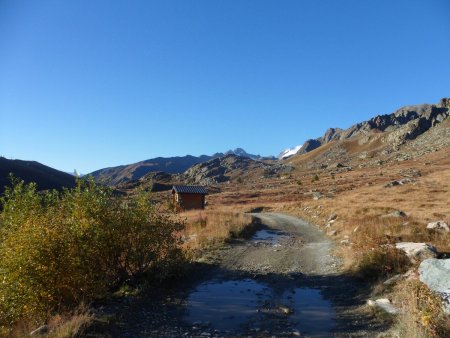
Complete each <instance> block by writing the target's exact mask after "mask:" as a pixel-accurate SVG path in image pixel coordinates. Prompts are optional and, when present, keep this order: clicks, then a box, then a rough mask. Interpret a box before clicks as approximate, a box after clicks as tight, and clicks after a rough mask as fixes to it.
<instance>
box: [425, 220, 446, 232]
mask: <svg viewBox="0 0 450 338" xmlns="http://www.w3.org/2000/svg"><path fill="white" fill-rule="evenodd" d="M427 229H431V230H438V231H445V232H450V227H449V226H448V224H447V223H445V222H444V221H437V222H431V223H428V225H427Z"/></svg>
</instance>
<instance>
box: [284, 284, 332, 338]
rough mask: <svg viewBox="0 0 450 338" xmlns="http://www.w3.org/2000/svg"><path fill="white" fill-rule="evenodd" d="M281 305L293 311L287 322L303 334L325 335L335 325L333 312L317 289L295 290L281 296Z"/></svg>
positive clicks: (329, 304)
mask: <svg viewBox="0 0 450 338" xmlns="http://www.w3.org/2000/svg"><path fill="white" fill-rule="evenodd" d="M282 298H283V303H284V304H285V305H286V306H287V307H289V308H290V309H292V310H293V313H292V314H291V315H290V316H289V321H290V322H291V323H293V324H294V327H295V328H296V329H298V330H299V331H300V332H301V333H303V334H314V335H326V334H327V333H329V332H331V330H332V329H333V327H334V325H335V315H336V313H335V311H334V309H333V307H332V306H331V302H329V301H328V300H326V299H324V298H323V296H322V293H321V291H320V290H318V289H311V288H296V289H293V290H289V291H286V292H285V293H284V294H283V297H282Z"/></svg>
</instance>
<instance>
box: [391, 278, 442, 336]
mask: <svg viewBox="0 0 450 338" xmlns="http://www.w3.org/2000/svg"><path fill="white" fill-rule="evenodd" d="M392 296H393V298H394V299H393V300H394V302H395V303H396V304H397V305H398V306H400V307H401V309H402V314H401V315H400V317H399V318H398V321H397V324H396V325H395V327H394V328H393V331H396V332H397V335H398V336H399V337H411V338H428V337H449V336H450V322H449V320H448V316H446V315H445V314H444V313H443V312H442V303H441V300H440V299H439V297H438V296H436V295H435V294H434V293H432V292H431V291H430V290H429V289H428V288H426V287H425V285H424V284H422V283H420V282H419V281H418V280H417V279H411V280H404V281H401V282H400V283H398V284H397V285H396V287H395V290H394V292H393V293H392Z"/></svg>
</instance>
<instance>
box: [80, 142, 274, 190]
mask: <svg viewBox="0 0 450 338" xmlns="http://www.w3.org/2000/svg"><path fill="white" fill-rule="evenodd" d="M227 155H236V156H240V157H245V158H249V159H252V160H263V159H274V157H262V156H260V155H254V154H249V153H247V152H246V151H245V150H244V149H242V148H236V149H234V150H228V151H226V152H225V153H215V154H213V155H211V156H209V155H201V156H198V157H197V156H192V155H186V156H181V157H179V156H177V157H157V158H152V159H148V160H145V161H141V162H137V163H133V164H127V165H121V166H117V167H111V168H104V169H99V170H96V171H94V172H92V173H90V174H89V175H92V177H94V179H95V180H96V181H97V182H101V183H104V184H108V185H118V184H123V183H126V182H130V181H134V180H138V179H140V178H142V177H144V176H145V175H146V174H148V173H150V172H159V171H162V172H166V173H169V174H181V173H183V172H185V171H186V170H187V169H189V168H190V167H192V166H193V165H196V164H199V163H203V162H206V161H208V160H212V159H215V158H219V157H224V156H227Z"/></svg>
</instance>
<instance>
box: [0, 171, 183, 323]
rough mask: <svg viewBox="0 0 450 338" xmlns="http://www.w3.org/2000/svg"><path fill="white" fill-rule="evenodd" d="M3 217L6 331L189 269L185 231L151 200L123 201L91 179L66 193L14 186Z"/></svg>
mask: <svg viewBox="0 0 450 338" xmlns="http://www.w3.org/2000/svg"><path fill="white" fill-rule="evenodd" d="M13 183H14V184H13V186H12V187H11V188H8V189H6V191H5V194H4V197H3V198H2V200H1V202H2V206H3V211H2V212H1V214H0V326H1V325H3V326H8V325H12V324H14V323H15V322H17V321H18V320H22V319H26V320H33V321H42V320H44V319H45V318H47V316H48V315H49V314H50V313H51V312H52V311H54V310H61V309H64V308H67V309H70V308H73V307H75V306H76V305H78V304H80V303H82V302H89V301H91V300H93V299H95V298H99V297H103V296H105V295H106V294H107V293H108V292H109V291H111V290H112V289H113V288H114V287H116V286H117V285H119V284H121V283H124V282H125V281H128V280H131V279H133V278H137V277H140V276H143V275H146V274H148V275H149V276H151V277H153V278H164V277H165V276H167V274H168V273H170V269H171V268H172V267H175V266H177V264H178V263H179V262H181V261H182V258H183V256H182V252H181V250H180V249H179V242H178V241H179V240H178V237H177V236H176V233H177V232H178V231H180V230H182V228H183V226H184V225H183V224H182V223H180V222H177V221H174V220H173V219H171V217H170V216H169V215H168V214H165V213H164V212H161V211H160V210H158V209H157V208H156V207H155V206H154V205H153V204H152V203H151V202H150V198H149V194H148V193H144V192H141V193H139V194H137V195H136V196H134V197H132V198H129V199H127V200H124V199H122V198H118V197H115V196H114V195H113V193H112V191H111V190H110V189H108V188H105V187H102V186H99V185H96V184H95V183H94V181H93V180H92V179H88V180H79V181H78V184H77V186H76V188H74V189H72V190H64V191H63V192H62V193H58V192H56V191H50V192H46V193H38V192H37V191H36V186H35V185H34V184H29V185H25V184H24V183H23V182H19V181H17V180H15V181H14V182H13Z"/></svg>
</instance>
